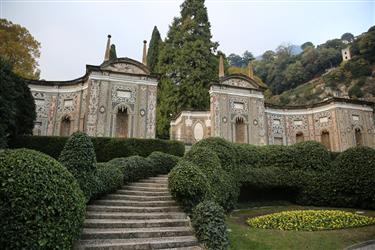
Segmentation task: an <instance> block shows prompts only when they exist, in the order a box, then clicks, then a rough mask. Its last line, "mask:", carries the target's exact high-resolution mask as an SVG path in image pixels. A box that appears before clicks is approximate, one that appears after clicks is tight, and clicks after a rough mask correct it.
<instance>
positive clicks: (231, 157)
mask: <svg viewBox="0 0 375 250" xmlns="http://www.w3.org/2000/svg"><path fill="white" fill-rule="evenodd" d="M196 147H205V148H209V149H211V150H212V151H214V152H215V153H216V154H217V156H218V157H219V159H220V163H221V166H222V168H223V169H224V170H225V171H227V172H229V173H230V172H232V171H233V168H234V167H235V165H236V159H237V154H236V153H237V152H236V149H235V148H234V146H233V144H232V143H230V142H229V141H227V140H225V139H223V138H220V137H209V138H206V139H203V140H201V141H199V142H197V143H196V144H194V145H193V146H192V148H191V150H194V148H196Z"/></svg>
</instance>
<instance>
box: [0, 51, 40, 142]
mask: <svg viewBox="0 0 375 250" xmlns="http://www.w3.org/2000/svg"><path fill="white" fill-rule="evenodd" d="M0 73H1V74H0V75H1V78H0V147H5V146H6V142H7V140H8V139H9V138H13V137H16V136H18V135H27V134H31V132H32V129H33V127H34V120H35V117H36V113H35V104H34V99H33V97H32V95H31V92H30V89H29V87H28V86H27V84H26V82H25V80H24V79H22V78H20V77H19V76H17V75H16V74H14V73H13V72H12V67H11V65H10V64H9V62H7V61H6V60H5V59H3V58H0Z"/></svg>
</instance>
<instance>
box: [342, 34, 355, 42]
mask: <svg viewBox="0 0 375 250" xmlns="http://www.w3.org/2000/svg"><path fill="white" fill-rule="evenodd" d="M341 40H343V41H346V42H348V43H352V42H354V36H353V34H352V33H344V34H343V35H342V36H341Z"/></svg>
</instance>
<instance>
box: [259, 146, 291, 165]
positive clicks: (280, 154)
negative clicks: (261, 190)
mask: <svg viewBox="0 0 375 250" xmlns="http://www.w3.org/2000/svg"><path fill="white" fill-rule="evenodd" d="M259 154H260V155H259V158H260V161H259V163H258V165H259V167H262V168H263V167H276V168H281V169H287V168H289V169H290V168H292V166H293V164H294V157H295V154H294V152H293V151H292V150H291V148H290V147H288V146H283V145H266V146H261V147H259Z"/></svg>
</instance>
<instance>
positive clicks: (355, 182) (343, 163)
mask: <svg viewBox="0 0 375 250" xmlns="http://www.w3.org/2000/svg"><path fill="white" fill-rule="evenodd" d="M332 182H333V192H332V196H333V197H332V199H334V200H335V204H336V206H346V207H363V208H371V209H374V208H375V188H374V187H375V150H374V149H372V148H369V147H365V146H358V147H352V148H349V149H347V150H345V151H344V152H342V153H341V154H340V155H339V156H338V157H337V158H336V160H335V162H334V169H333V176H332Z"/></svg>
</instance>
